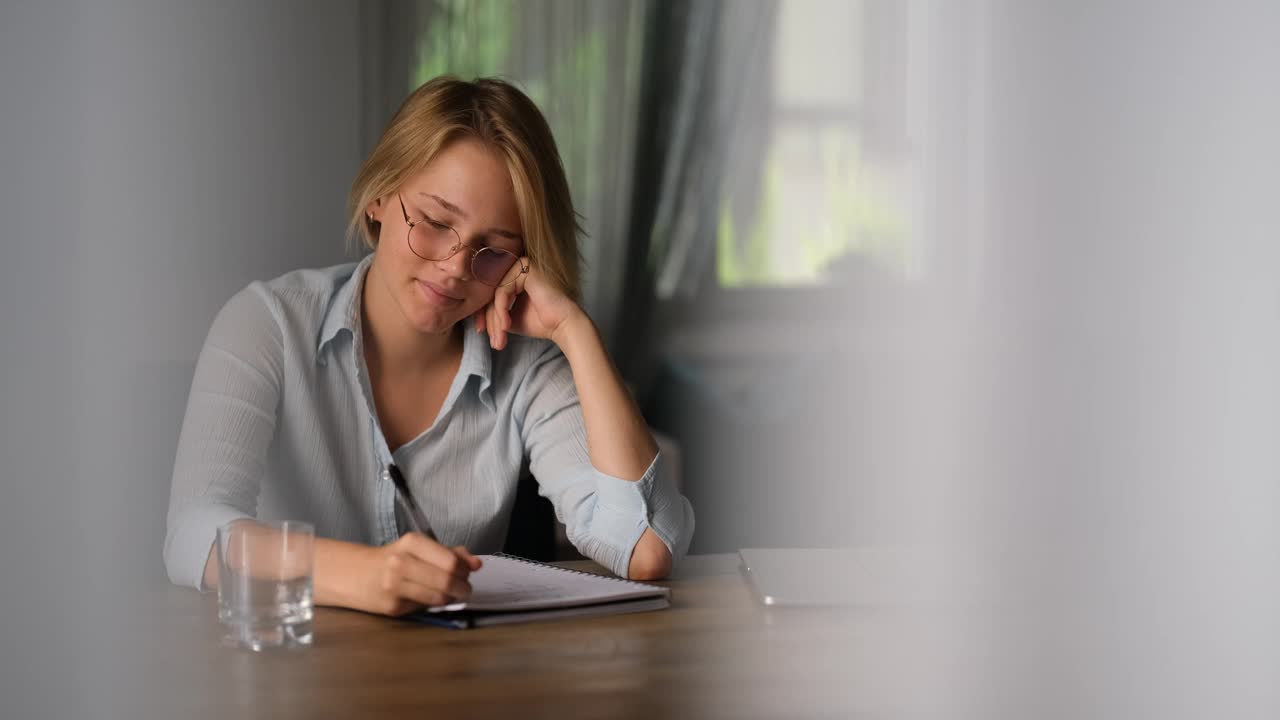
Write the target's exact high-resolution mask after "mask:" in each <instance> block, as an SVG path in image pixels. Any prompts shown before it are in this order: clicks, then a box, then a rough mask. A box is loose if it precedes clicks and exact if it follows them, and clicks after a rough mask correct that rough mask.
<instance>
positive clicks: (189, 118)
mask: <svg viewBox="0 0 1280 720" xmlns="http://www.w3.org/2000/svg"><path fill="white" fill-rule="evenodd" d="M358 15H359V7H358V4H357V3H355V2H257V1H256V0H241V1H237V2H216V3H215V2H208V3H173V2H161V1H158V0H157V1H154V2H121V1H117V2H98V1H94V2H81V3H66V2H61V3H53V2H45V3H38V2H18V3H12V2H6V3H5V4H4V5H3V8H2V9H0V241H2V245H0V368H2V371H0V448H2V451H0V477H2V478H3V488H2V489H0V493H2V495H0V497H3V500H0V558H3V565H2V566H0V576H2V577H3V580H0V587H2V588H3V589H2V590H0V607H3V608H4V613H3V615H4V619H3V621H0V646H3V647H5V648H6V650H5V656H6V657H5V659H4V661H3V662H4V664H5V667H4V672H3V674H2V675H0V677H3V680H2V681H0V682H3V683H4V686H3V687H0V695H3V696H4V697H5V701H6V704H7V705H6V713H5V714H6V715H10V714H11V713H10V711H12V716H14V717H18V716H23V717H25V716H27V715H28V713H27V712H22V710H24V709H26V710H33V709H34V708H37V707H39V708H44V709H48V708H49V707H52V706H51V705H48V704H47V703H49V702H53V699H54V698H57V697H61V698H62V699H61V700H58V702H67V703H72V705H69V706H68V707H69V708H76V706H75V705H74V703H75V702H77V700H76V699H75V698H76V695H75V694H74V693H73V694H66V693H63V694H62V695H55V694H49V695H44V694H43V693H42V692H40V688H41V685H40V682H41V680H40V678H41V677H46V678H48V679H49V680H50V681H51V682H58V683H62V682H63V681H64V680H58V679H56V678H52V677H51V674H52V671H53V670H54V669H55V668H56V669H59V670H61V671H63V677H64V679H65V677H66V676H65V672H66V671H68V670H69V669H74V668H69V667H68V666H66V665H65V664H63V663H64V661H65V660H66V659H67V657H68V655H63V654H61V653H62V652H63V651H66V652H67V653H73V654H75V653H78V654H80V655H83V651H84V649H85V648H84V647H83V642H84V640H85V639H86V638H91V637H93V635H92V630H91V628H92V627H97V626H94V625H86V626H84V627H81V626H78V625H77V624H76V623H77V620H76V619H77V618H79V617H85V616H86V613H90V611H89V610H88V606H86V603H88V604H89V605H91V606H92V607H93V610H92V611H91V614H92V616H93V618H94V621H93V622H97V618H99V617H100V616H101V614H103V612H104V611H108V612H109V610H110V608H112V607H113V603H112V602H111V601H110V598H111V597H112V596H114V595H116V594H118V593H119V592H121V591H122V590H123V589H125V588H127V587H137V583H138V582H142V583H154V582H162V581H163V580H162V578H163V566H162V562H161V555H160V553H161V545H162V543H163V537H164V513H165V509H166V505H167V499H168V489H169V476H170V472H171V470H172V463H173V456H174V448H175V445H176V440H177V433H178V429H179V425H180V423H181V420H182V413H183V410H184V408H185V403H186V395H187V390H188V387H189V384H190V381H191V372H192V369H193V367H194V361H195V357H196V354H197V352H198V351H199V348H200V345H201V342H202V341H203V338H204V334H205V332H206V330H207V329H208V326H209V323H210V321H211V320H212V318H213V315H214V313H215V312H216V311H217V309H218V308H219V307H220V305H221V304H222V303H223V302H224V301H225V300H226V299H227V298H228V297H230V295H231V294H232V293H234V292H235V291H236V290H238V289H239V288H241V287H243V286H244V285H245V284H247V283H248V282H249V281H251V280H254V279H261V278H268V277H272V276H274V275H277V274H279V273H281V272H283V271H285V270H288V269H291V268H295V267H302V266H321V265H327V264H332V263H336V262H341V261H343V260H344V259H345V258H346V257H347V253H346V252H345V250H344V247H345V246H344V241H343V237H342V229H343V220H344V205H345V193H346V190H347V188H348V186H349V183H350V181H351V179H352V178H353V176H354V173H355V171H356V168H357V166H358V163H359V161H360V159H361V156H360V153H361V149H362V148H361V140H362V136H361V128H360V127H359V122H360V118H361V112H360V103H361V96H360V84H359V81H358V78H359V77H360V66H359V59H360V56H359V45H358V43H359V37H360V33H359V23H358V20H359V17H358ZM117 607H118V606H117ZM24 610H25V611H30V612H24ZM40 610H43V611H45V612H43V613H42V612H38V611H40ZM42 622H45V623H48V625H47V626H44V625H42V624H41V623H42ZM84 622H85V623H89V622H90V621H89V620H88V619H87V618H86V619H85V620H84ZM86 629H88V630H90V632H89V634H88V635H83V634H80V633H79V631H81V630H86ZM37 637H39V638H41V642H38V643H35V642H31V643H28V642H22V641H23V640H33V639H34V638H37ZM19 646H24V647H31V648H32V649H31V651H30V652H29V653H27V654H26V656H25V657H24V658H21V659H20V658H17V657H15V656H14V654H13V653H12V652H11V651H10V648H14V647H19ZM45 671H49V672H47V673H46V672H45ZM73 675H74V673H73ZM95 676H96V677H98V680H96V681H95V680H93V678H94V677H95ZM107 679H109V678H103V677H102V676H101V675H96V674H95V673H86V674H85V676H84V678H83V680H84V682H85V683H89V684H92V683H93V682H102V683H105V682H106V680H107ZM10 683H12V687H10V685H9V684H10ZM103 688H105V689H107V690H104V691H109V688H110V686H109V685H105V684H104V685H103ZM18 689H21V690H22V691H21V692H19V691H18ZM84 689H86V690H87V689H88V688H87V687H86V688H84ZM11 690H12V692H10V691H11ZM15 703H16V706H15ZM24 703H25V704H24ZM83 710H84V708H78V710H77V711H76V712H75V713H74V714H75V715H77V716H79V715H82V714H83V712H80V711H83ZM63 716H67V717H70V716H72V715H63ZM102 716H106V715H105V714H104V715H102Z"/></svg>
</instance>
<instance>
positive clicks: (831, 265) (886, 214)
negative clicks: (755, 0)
mask: <svg viewBox="0 0 1280 720" xmlns="http://www.w3.org/2000/svg"><path fill="white" fill-rule="evenodd" d="M902 7H903V3H899V2H875V1H873V0H864V1H863V2H848V1H847V0H834V1H832V0H827V1H823V2H802V1H797V0H783V2H781V3H780V4H779V8H778V18H777V23H776V25H775V27H776V30H775V36H774V43H773V47H772V48H771V52H772V58H771V60H770V64H771V66H772V68H771V69H772V72H771V76H770V77H769V78H768V79H767V80H766V82H768V83H770V85H771V87H770V89H769V93H768V95H769V97H770V103H771V105H770V107H768V108H767V109H766V111H765V113H763V117H762V121H763V123H764V125H765V127H764V128H763V129H761V130H759V131H757V132H756V133H754V134H756V135H757V136H758V137H761V139H762V140H763V146H762V147H761V148H759V149H757V148H754V147H741V149H740V151H741V152H745V153H758V154H759V161H758V163H757V164H756V165H755V167H754V169H755V170H757V172H755V173H748V175H750V177H746V178H735V179H730V180H729V185H728V187H727V188H726V197H725V199H724V202H723V205H722V211H721V217H720V219H719V223H718V229H717V238H716V245H717V246H716V276H717V281H718V285H719V286H720V287H721V288H743V287H752V286H756V287H759V286H775V287H776V286H791V287H797V286H799V287H804V286H816V285H822V284H826V283H828V282H829V281H831V280H832V278H833V276H835V275H838V274H839V273H840V272H841V268H842V265H844V264H847V263H849V262H853V261H870V262H874V263H876V264H877V265H880V266H882V267H883V268H885V269H888V270H889V271H891V272H898V273H901V272H904V271H906V270H907V269H908V267H909V265H910V264H911V253H910V247H909V235H908V232H909V230H910V228H909V227H908V223H907V217H908V207H907V203H908V199H909V193H910V191H911V187H910V180H911V177H910V173H909V172H908V166H909V164H908V157H907V153H908V148H907V143H906V142H905V140H904V130H903V128H904V122H903V119H904V107H903V106H904V104H905V91H904V86H905V67H904V61H903V57H904V54H905V53H904V51H905V47H904V46H905V32H904V30H905V27H904V21H905V11H904V10H903V9H902ZM749 134H752V133H749ZM743 145H746V143H743Z"/></svg>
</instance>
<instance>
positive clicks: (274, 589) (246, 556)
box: [218, 519, 315, 651]
mask: <svg viewBox="0 0 1280 720" xmlns="http://www.w3.org/2000/svg"><path fill="white" fill-rule="evenodd" d="M314 540H315V529H314V528H313V527H312V526H311V525H308V524H307V523H303V522H297V521H294V520H285V521H280V522H261V521H258V520H247V519H241V520H233V521H231V522H229V523H227V524H226V525H223V526H222V527H220V528H218V620H219V621H221V622H222V625H223V627H224V628H225V629H226V635H225V640H226V641H227V642H229V643H231V644H235V645H239V646H241V647H245V648H249V649H250V650H254V651H259V650H263V649H266V648H274V647H285V648H295V647H307V646H309V645H311V639H312V630H311V618H312V615H313V609H312V599H311V588H312V568H313V555H312V546H313V544H314Z"/></svg>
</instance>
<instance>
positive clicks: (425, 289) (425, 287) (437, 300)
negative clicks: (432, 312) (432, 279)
mask: <svg viewBox="0 0 1280 720" xmlns="http://www.w3.org/2000/svg"><path fill="white" fill-rule="evenodd" d="M414 282H415V283H416V284H417V286H418V292H419V293H420V294H421V295H422V297H423V299H424V300H426V301H427V302H429V303H431V304H432V305H440V306H444V307H448V306H450V305H457V304H458V303H460V302H462V298H459V297H454V296H452V295H450V294H448V293H446V292H445V291H444V288H442V287H440V286H439V285H436V284H435V283H429V282H427V281H425V280H415V281H414Z"/></svg>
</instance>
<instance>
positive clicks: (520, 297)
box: [474, 258, 582, 350]
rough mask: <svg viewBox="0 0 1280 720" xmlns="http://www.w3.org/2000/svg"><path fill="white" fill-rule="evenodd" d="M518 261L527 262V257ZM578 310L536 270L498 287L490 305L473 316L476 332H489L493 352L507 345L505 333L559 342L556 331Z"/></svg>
mask: <svg viewBox="0 0 1280 720" xmlns="http://www.w3.org/2000/svg"><path fill="white" fill-rule="evenodd" d="M520 262H521V263H524V264H528V263H529V259H528V258H520ZM579 315H582V308H581V307H579V306H578V303H576V302H574V301H573V300H572V299H571V298H570V297H569V296H567V295H565V294H564V293H562V292H560V291H559V290H557V289H555V288H554V287H552V286H551V285H550V284H549V283H548V282H547V281H546V278H544V277H543V276H542V273H541V272H539V270H538V268H536V267H531V268H530V269H529V272H528V273H521V274H519V275H518V276H516V280H515V282H513V283H511V284H510V285H504V286H502V287H500V288H498V289H497V290H496V291H495V292H494V295H493V302H491V303H489V304H488V305H486V306H485V307H484V308H483V309H482V310H479V311H478V312H476V314H475V316H474V317H475V323H476V332H484V331H486V330H488V331H489V345H490V346H491V347H493V349H495V350H501V349H503V348H504V347H506V346H507V333H508V332H513V333H516V334H517V335H526V336H529V337H538V338H545V339H547V340H552V341H554V342H557V343H558V342H559V338H558V336H559V333H560V330H561V329H562V328H564V327H566V326H567V325H568V324H569V321H570V320H572V319H573V318H575V317H577V316H579Z"/></svg>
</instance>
